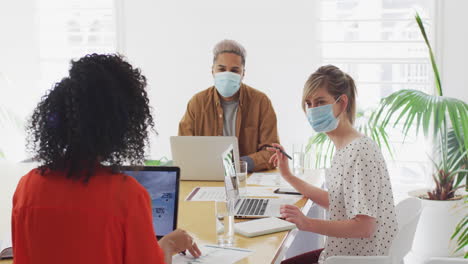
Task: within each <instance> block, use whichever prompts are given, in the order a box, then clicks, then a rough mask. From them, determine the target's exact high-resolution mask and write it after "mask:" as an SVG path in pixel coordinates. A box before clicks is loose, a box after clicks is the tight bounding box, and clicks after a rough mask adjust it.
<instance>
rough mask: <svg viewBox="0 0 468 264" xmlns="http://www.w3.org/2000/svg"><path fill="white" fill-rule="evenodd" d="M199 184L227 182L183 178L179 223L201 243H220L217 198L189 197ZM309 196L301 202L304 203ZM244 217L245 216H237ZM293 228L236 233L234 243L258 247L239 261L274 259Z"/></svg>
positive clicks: (239, 245)
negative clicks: (196, 199)
mask: <svg viewBox="0 0 468 264" xmlns="http://www.w3.org/2000/svg"><path fill="white" fill-rule="evenodd" d="M198 186H223V183H222V182H200V181H182V182H181V186H180V196H179V197H180V198H179V218H178V227H179V228H182V229H185V230H187V231H188V232H189V233H190V234H192V235H193V236H194V237H195V239H196V241H197V243H199V244H216V232H215V218H214V202H187V201H185V197H187V195H188V194H189V193H190V192H191V191H192V190H193V188H195V187H198ZM305 202H306V199H302V200H300V201H299V202H298V203H297V205H298V206H303V205H304V204H305ZM236 221H242V220H236ZM288 232H289V231H283V232H278V233H274V234H269V235H263V236H258V237H253V238H247V237H244V236H240V235H237V234H236V236H235V241H234V246H235V247H240V248H248V249H250V250H253V251H254V254H253V255H251V256H250V257H248V258H246V259H243V260H241V261H239V262H238V263H239V264H240V263H242V264H244V263H271V262H272V261H273V260H274V257H275V255H276V252H277V251H278V249H279V248H280V247H281V245H282V242H283V240H284V239H285V237H286V235H287V234H288Z"/></svg>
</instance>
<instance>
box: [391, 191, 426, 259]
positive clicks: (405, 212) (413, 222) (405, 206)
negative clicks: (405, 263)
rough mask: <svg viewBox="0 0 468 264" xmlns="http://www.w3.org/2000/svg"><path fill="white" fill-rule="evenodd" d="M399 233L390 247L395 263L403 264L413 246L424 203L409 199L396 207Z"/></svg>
mask: <svg viewBox="0 0 468 264" xmlns="http://www.w3.org/2000/svg"><path fill="white" fill-rule="evenodd" d="M395 211H396V217H397V222H398V233H397V235H396V237H395V239H394V240H393V242H392V246H391V247H390V256H391V257H392V259H393V263H402V260H403V257H404V256H406V254H408V252H409V251H410V250H411V247H412V245H413V239H414V234H415V233H416V227H417V225H418V221H419V216H420V215H421V211H422V202H421V201H420V200H419V199H418V198H413V197H411V198H407V199H405V200H403V201H401V202H400V203H398V205H397V206H396V207H395Z"/></svg>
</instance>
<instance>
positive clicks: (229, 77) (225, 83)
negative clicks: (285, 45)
mask: <svg viewBox="0 0 468 264" xmlns="http://www.w3.org/2000/svg"><path fill="white" fill-rule="evenodd" d="M240 82H241V76H240V75H239V74H237V73H233V72H228V71H226V72H218V73H216V74H215V75H214V85H215V87H216V90H218V92H219V94H220V95H221V96H223V97H231V96H233V95H234V94H235V93H237V91H239V88H240Z"/></svg>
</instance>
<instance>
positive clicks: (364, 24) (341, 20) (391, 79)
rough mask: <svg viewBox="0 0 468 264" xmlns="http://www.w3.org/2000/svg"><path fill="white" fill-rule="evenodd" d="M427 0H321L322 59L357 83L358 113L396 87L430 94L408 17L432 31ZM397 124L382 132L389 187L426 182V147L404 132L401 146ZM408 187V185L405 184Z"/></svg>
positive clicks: (421, 47) (421, 46) (421, 49)
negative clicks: (386, 137)
mask: <svg viewBox="0 0 468 264" xmlns="http://www.w3.org/2000/svg"><path fill="white" fill-rule="evenodd" d="M433 5H434V2H433V1H427V0H322V1H320V18H319V24H318V26H319V28H320V32H321V33H320V47H321V56H322V62H323V64H334V65H336V66H338V67H340V68H342V69H343V70H344V71H346V72H348V73H349V74H350V75H351V76H352V77H353V78H354V79H355V80H356V84H357V87H358V100H357V104H358V108H360V109H359V110H360V111H362V112H364V113H369V112H370V111H372V109H374V108H375V107H376V106H377V104H378V102H379V100H380V99H381V98H383V97H385V96H388V95H389V94H391V93H392V92H395V91H397V90H400V89H417V90H421V91H424V92H428V93H432V90H433V85H432V83H433V82H432V81H433V75H432V73H431V71H432V68H431V66H430V62H429V60H428V52H427V48H426V46H425V43H424V41H423V39H422V36H421V34H420V31H419V28H418V26H417V24H416V21H415V19H414V15H415V12H416V11H417V12H419V14H420V15H421V17H422V19H423V22H424V24H425V27H426V30H428V33H429V35H430V36H433V34H432V24H433V23H432V22H433V15H432V13H433V10H434V8H433ZM400 131H401V126H400V124H397V126H396V128H395V129H393V130H389V131H387V132H388V133H389V137H390V141H391V144H392V145H393V146H395V152H394V154H395V155H394V159H393V160H392V158H391V157H390V156H389V155H388V153H386V159H387V162H388V164H389V169H390V172H391V177H392V182H393V184H394V188H395V190H394V191H395V192H397V193H398V192H406V190H407V189H409V188H413V189H414V186H415V185H424V184H427V181H428V180H430V179H428V178H429V177H427V175H429V174H428V169H429V162H428V158H427V157H428V153H430V151H431V150H430V148H429V147H428V148H424V147H422V146H428V145H429V144H426V142H425V140H424V139H423V138H422V137H418V138H417V137H414V136H412V137H408V138H406V139H405V144H404V145H403V144H402V142H403V138H402V137H401V133H400ZM407 187H408V188H407Z"/></svg>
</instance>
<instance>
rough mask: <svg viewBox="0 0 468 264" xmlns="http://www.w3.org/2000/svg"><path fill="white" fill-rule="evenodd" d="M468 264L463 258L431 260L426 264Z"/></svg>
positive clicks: (467, 260)
mask: <svg viewBox="0 0 468 264" xmlns="http://www.w3.org/2000/svg"><path fill="white" fill-rule="evenodd" d="M461 263H465V264H466V263H468V259H462V258H430V259H428V260H426V261H425V262H424V264H461Z"/></svg>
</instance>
